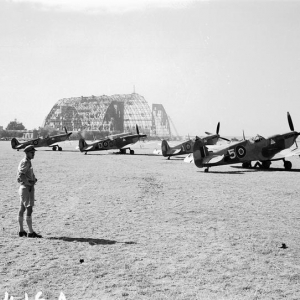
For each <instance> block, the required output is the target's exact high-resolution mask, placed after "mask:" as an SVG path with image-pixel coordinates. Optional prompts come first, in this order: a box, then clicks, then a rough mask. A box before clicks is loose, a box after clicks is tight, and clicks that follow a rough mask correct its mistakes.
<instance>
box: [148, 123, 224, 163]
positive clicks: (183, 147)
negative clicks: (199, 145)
mask: <svg viewBox="0 0 300 300" xmlns="http://www.w3.org/2000/svg"><path fill="white" fill-rule="evenodd" d="M219 130H220V122H219V123H218V125H217V130H216V134H212V133H210V132H205V133H206V134H207V136H205V137H204V138H203V142H204V144H205V145H215V144H216V143H217V141H218V139H223V140H226V141H229V140H228V139H226V138H223V137H221V136H220V135H219ZM197 138H198V137H197V136H196V139H197ZM194 143H195V140H194V139H189V140H188V141H185V142H183V143H181V144H179V145H177V146H174V147H170V146H169V144H168V142H167V141H166V140H163V141H162V143H161V151H159V150H156V149H155V150H154V151H153V153H154V154H159V155H161V154H162V155H163V156H164V157H168V159H170V157H171V156H176V155H183V154H189V153H193V147H194Z"/></svg>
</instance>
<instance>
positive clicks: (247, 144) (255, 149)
mask: <svg viewBox="0 0 300 300" xmlns="http://www.w3.org/2000/svg"><path fill="white" fill-rule="evenodd" d="M287 118H288V123H289V127H290V129H291V131H289V132H287V133H284V134H276V135H273V136H270V137H268V138H264V137H262V136H260V135H257V136H256V137H254V138H251V139H248V140H244V141H240V142H236V143H233V144H231V145H230V146H227V147H224V148H222V149H219V150H217V151H209V150H208V148H207V147H206V146H205V142H204V140H203V139H200V138H199V139H197V140H196V141H195V144H194V151H193V156H194V163H195V165H196V166H197V167H198V168H203V167H206V169H205V172H208V169H209V167H213V166H220V165H227V164H236V163H242V166H243V167H245V168H251V167H252V165H251V162H252V161H257V162H258V164H259V165H260V167H261V168H263V169H268V168H269V167H270V165H271V162H272V161H275V160H282V161H283V163H284V168H285V169H286V170H291V168H292V163H291V162H290V161H286V160H285V159H286V158H287V157H291V156H294V155H300V149H299V148H298V145H297V142H296V139H297V137H298V136H299V135H300V132H297V131H294V125H293V122H292V118H291V116H290V114H289V113H287ZM294 144H295V146H296V147H295V148H294V149H291V147H292V146H293V145H294Z"/></svg>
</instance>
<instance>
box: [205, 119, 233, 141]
mask: <svg viewBox="0 0 300 300" xmlns="http://www.w3.org/2000/svg"><path fill="white" fill-rule="evenodd" d="M219 131H220V122H218V125H217V130H216V134H217V135H218V138H219V139H222V140H225V141H227V142H230V140H229V139H226V138H224V137H222V136H220V135H219ZM205 133H206V134H208V135H211V133H210V132H206V131H205Z"/></svg>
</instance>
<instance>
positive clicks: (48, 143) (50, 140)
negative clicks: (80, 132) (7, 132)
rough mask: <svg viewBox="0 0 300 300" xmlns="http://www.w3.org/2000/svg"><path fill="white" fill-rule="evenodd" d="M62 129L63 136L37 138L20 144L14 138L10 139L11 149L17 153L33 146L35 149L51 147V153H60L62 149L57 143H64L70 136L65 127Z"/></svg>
mask: <svg viewBox="0 0 300 300" xmlns="http://www.w3.org/2000/svg"><path fill="white" fill-rule="evenodd" d="M64 129H65V132H66V133H64V134H58V135H52V136H47V137H45V138H42V137H38V138H36V139H33V140H30V141H26V142H24V143H20V142H19V141H18V140H17V139H16V138H12V140H11V147H12V148H13V149H17V150H18V151H19V150H20V149H24V148H25V147H26V146H28V145H33V146H34V147H35V148H38V147H51V148H52V150H53V151H56V150H58V151H61V150H62V147H61V146H59V145H58V144H57V143H59V142H64V141H65V140H67V139H69V137H70V135H71V134H72V132H68V131H67V128H66V127H64Z"/></svg>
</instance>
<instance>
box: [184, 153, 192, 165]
mask: <svg viewBox="0 0 300 300" xmlns="http://www.w3.org/2000/svg"><path fill="white" fill-rule="evenodd" d="M183 161H184V162H185V163H189V164H190V163H193V162H194V155H193V153H190V154H189V155H188V156H187V157H186V158H185V159H184V160H183Z"/></svg>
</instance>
